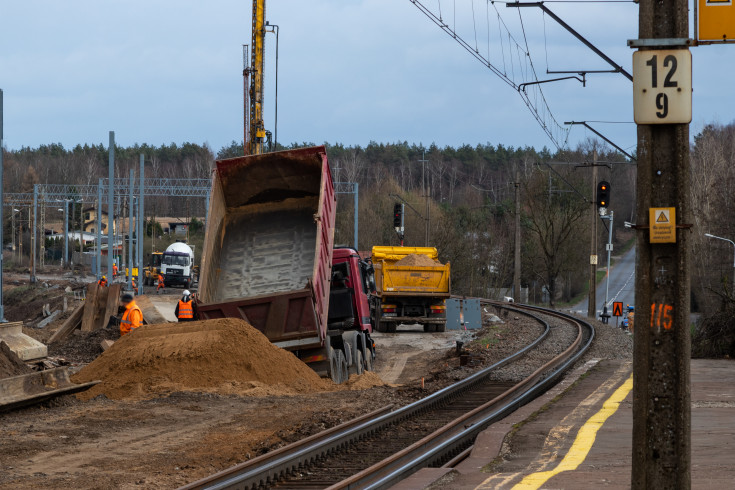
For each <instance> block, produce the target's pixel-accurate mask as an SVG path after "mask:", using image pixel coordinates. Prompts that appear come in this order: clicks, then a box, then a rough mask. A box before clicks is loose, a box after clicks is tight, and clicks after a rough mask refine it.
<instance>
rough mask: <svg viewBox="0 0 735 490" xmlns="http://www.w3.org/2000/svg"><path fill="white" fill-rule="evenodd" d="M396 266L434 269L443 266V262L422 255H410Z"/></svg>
mask: <svg viewBox="0 0 735 490" xmlns="http://www.w3.org/2000/svg"><path fill="white" fill-rule="evenodd" d="M396 265H402V266H412V267H434V266H437V265H442V263H441V262H437V261H436V260H434V259H432V258H431V257H428V256H426V255H421V254H409V255H406V256H405V257H403V258H402V259H401V260H399V261H398V262H396Z"/></svg>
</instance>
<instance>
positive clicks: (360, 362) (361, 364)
mask: <svg viewBox="0 0 735 490" xmlns="http://www.w3.org/2000/svg"><path fill="white" fill-rule="evenodd" d="M352 369H353V368H350V372H352ZM364 372H365V354H363V352H362V350H358V351H357V353H356V355H355V365H354V373H353V374H357V375H360V374H362V373H364Z"/></svg>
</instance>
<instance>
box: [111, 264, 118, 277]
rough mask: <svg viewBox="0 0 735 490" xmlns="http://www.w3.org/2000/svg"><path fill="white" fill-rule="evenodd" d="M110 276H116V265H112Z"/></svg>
mask: <svg viewBox="0 0 735 490" xmlns="http://www.w3.org/2000/svg"><path fill="white" fill-rule="evenodd" d="M112 274H113V275H117V265H116V264H112Z"/></svg>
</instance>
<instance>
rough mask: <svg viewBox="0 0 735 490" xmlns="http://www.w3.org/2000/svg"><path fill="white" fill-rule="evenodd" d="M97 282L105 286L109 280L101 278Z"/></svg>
mask: <svg viewBox="0 0 735 490" xmlns="http://www.w3.org/2000/svg"><path fill="white" fill-rule="evenodd" d="M97 284H99V285H100V286H103V287H104V286H107V280H106V279H100V280H99V281H97Z"/></svg>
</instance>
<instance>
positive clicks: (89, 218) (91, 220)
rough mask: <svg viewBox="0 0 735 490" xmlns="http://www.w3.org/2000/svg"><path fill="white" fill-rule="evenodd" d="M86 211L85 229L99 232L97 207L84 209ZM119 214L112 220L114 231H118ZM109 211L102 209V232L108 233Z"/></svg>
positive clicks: (87, 231)
mask: <svg viewBox="0 0 735 490" xmlns="http://www.w3.org/2000/svg"><path fill="white" fill-rule="evenodd" d="M82 212H83V213H84V231H85V232H86V233H97V209H96V208H94V207H89V208H85V209H84V210H83V211H82ZM116 218H117V216H115V217H114V218H113V220H112V232H113V233H116V232H117V230H116V229H115V219H116ZM107 223H108V219H107V213H106V212H105V211H102V233H107Z"/></svg>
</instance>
